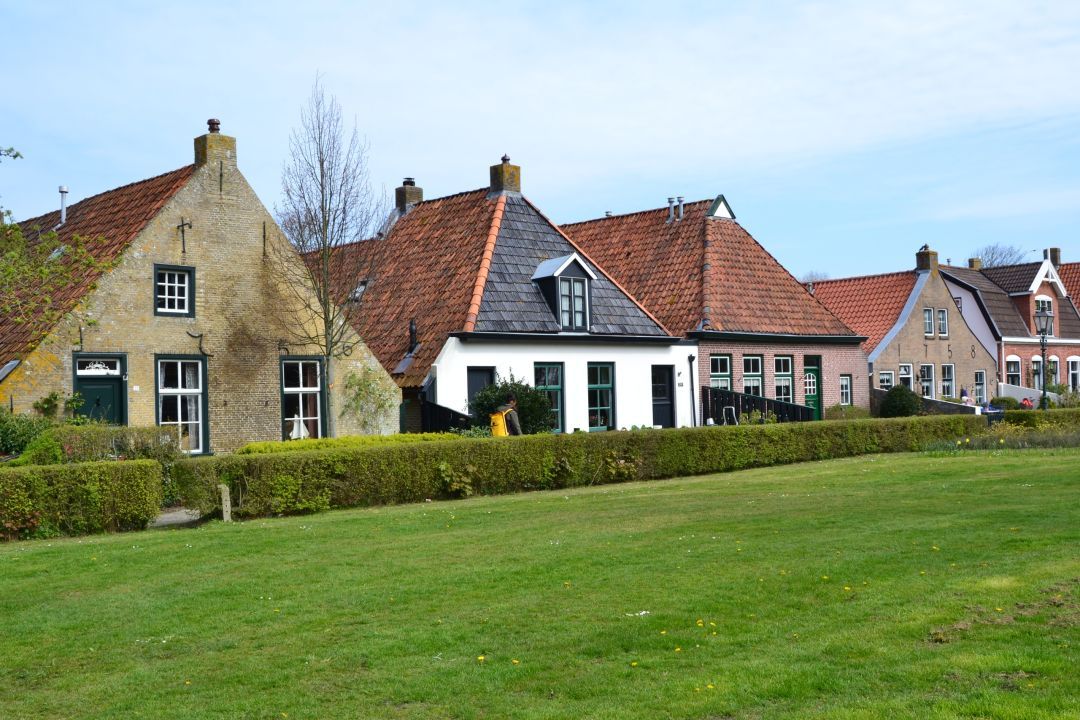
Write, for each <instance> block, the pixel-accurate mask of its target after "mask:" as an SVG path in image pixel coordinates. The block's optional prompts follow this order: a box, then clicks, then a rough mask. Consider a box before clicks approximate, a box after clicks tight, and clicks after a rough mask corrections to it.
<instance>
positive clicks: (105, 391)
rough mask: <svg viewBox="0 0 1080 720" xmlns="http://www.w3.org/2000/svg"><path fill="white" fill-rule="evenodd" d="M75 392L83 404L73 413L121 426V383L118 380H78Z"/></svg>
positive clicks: (122, 419)
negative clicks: (80, 396)
mask: <svg viewBox="0 0 1080 720" xmlns="http://www.w3.org/2000/svg"><path fill="white" fill-rule="evenodd" d="M75 385H76V386H75V391H76V392H78V393H79V394H80V395H82V397H83V404H82V406H80V407H79V408H78V409H77V410H76V411H75V412H76V413H77V414H79V415H85V416H86V417H88V418H92V419H94V420H99V421H101V422H106V423H109V424H110V425H123V424H124V417H123V394H122V392H123V381H122V380H121V379H120V378H79V380H78V381H77V382H76V384H75Z"/></svg>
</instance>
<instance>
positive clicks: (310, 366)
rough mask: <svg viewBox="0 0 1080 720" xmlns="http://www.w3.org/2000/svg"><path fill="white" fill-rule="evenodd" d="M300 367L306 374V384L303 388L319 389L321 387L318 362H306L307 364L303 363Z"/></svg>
mask: <svg viewBox="0 0 1080 720" xmlns="http://www.w3.org/2000/svg"><path fill="white" fill-rule="evenodd" d="M300 366H301V369H302V370H303V373H304V377H303V380H304V384H303V385H302V387H305V388H317V387H319V363H317V362H306V363H301V364H300Z"/></svg>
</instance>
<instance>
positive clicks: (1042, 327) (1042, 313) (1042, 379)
mask: <svg viewBox="0 0 1080 720" xmlns="http://www.w3.org/2000/svg"><path fill="white" fill-rule="evenodd" d="M1053 323H1054V313H1052V312H1049V311H1047V310H1039V311H1038V312H1036V313H1035V330H1036V331H1037V332H1038V333H1039V347H1041V348H1042V366H1041V369H1040V371H1039V383H1040V384H1041V385H1042V406H1041V407H1042V409H1043V410H1049V409H1050V403H1048V402H1047V400H1046V369H1047V368H1046V336H1047V334H1049V333H1050V331H1051V330H1052V329H1053V327H1054V326H1053Z"/></svg>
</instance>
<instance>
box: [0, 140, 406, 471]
mask: <svg viewBox="0 0 1080 720" xmlns="http://www.w3.org/2000/svg"><path fill="white" fill-rule="evenodd" d="M210 127H211V129H210V132H208V133H207V134H205V135H202V136H200V137H197V138H195V163H194V164H193V165H188V166H186V167H182V168H180V169H179V170H174V171H172V172H168V173H165V174H164V175H159V176H157V177H153V178H150V179H148V180H142V181H140V182H136V183H132V184H130V185H125V186H123V187H120V188H116V189H114V190H110V191H108V192H104V193H101V194H99V195H95V196H93V197H89V198H86V199H85V200H82V201H81V202H78V203H75V204H73V205H72V206H71V207H68V208H64V209H63V210H61V211H57V212H52V213H48V214H46V215H42V216H41V217H37V218H32V219H30V220H26V221H23V222H21V223H20V227H22V229H23V231H24V234H25V235H26V236H27V237H28V238H30V239H31V240H32V239H33V237H34V236H35V234H37V233H40V232H41V231H47V230H51V229H53V228H55V230H56V233H57V235H58V238H59V241H60V242H65V241H70V239H71V238H73V237H75V236H78V237H81V238H83V239H85V240H86V242H87V246H86V247H87V249H88V251H89V252H90V254H91V255H93V257H94V258H95V260H96V261H97V262H98V263H102V266H101V267H100V268H98V269H95V270H92V271H90V272H85V273H82V274H80V275H79V276H77V282H76V283H74V284H73V286H72V287H69V288H66V289H65V290H63V291H62V292H61V293H59V295H58V296H57V297H54V298H53V304H54V307H55V309H57V310H59V313H58V317H59V320H58V321H57V322H56V323H55V324H54V325H52V326H50V327H40V326H35V325H34V324H33V323H30V322H27V320H26V319H25V318H20V319H16V318H14V317H13V316H7V317H0V399H2V401H3V402H4V404H5V405H6V406H8V407H9V408H11V409H12V410H13V411H14V412H29V411H30V410H31V407H32V404H33V403H34V402H35V401H36V400H38V399H40V398H42V397H43V396H45V395H47V394H49V393H51V392H53V391H55V392H58V393H60V394H69V393H74V392H77V393H80V394H81V395H82V397H83V398H84V400H85V402H84V403H83V405H82V406H81V408H80V409H79V410H78V411H77V412H79V413H81V414H85V415H89V416H92V417H95V418H99V419H102V420H105V421H108V422H112V423H118V424H130V425H138V426H147V425H160V426H162V427H169V428H172V429H174V430H175V431H176V433H177V436H178V438H179V439H180V442H181V445H182V447H183V448H184V449H185V450H186V451H187V452H189V453H192V454H203V453H209V452H212V451H231V450H234V449H236V448H237V447H239V446H240V445H242V444H244V443H246V442H249V441H254V440H278V439H282V438H283V437H306V436H321V435H323V434H325V433H326V431H327V424H328V423H327V420H328V419H327V417H326V408H327V394H328V393H334V395H335V397H334V403H333V404H334V405H335V406H336V407H342V405H341V402H340V399H341V398H340V397H339V396H340V390H339V389H338V388H331V387H328V386H327V382H326V375H327V373H326V368H325V367H324V362H323V359H322V358H321V357H319V351H318V350H317V349H316V348H315V347H314V346H304V345H297V344H295V343H291V342H288V341H286V338H290V337H291V335H290V333H289V332H288V327H289V326H290V325H295V324H298V323H299V324H302V323H309V322H311V321H312V319H311V318H310V317H307V316H306V315H304V314H302V313H301V312H300V311H299V310H298V309H297V308H298V307H299V305H298V303H297V301H296V297H297V296H296V292H297V289H296V288H289V287H286V286H285V285H284V283H285V282H287V281H286V280H285V279H283V277H282V276H281V273H276V272H275V271H274V269H273V267H272V266H271V265H270V264H269V261H268V258H269V255H268V249H269V250H273V251H276V252H279V256H280V253H281V252H283V253H284V254H285V256H286V257H287V256H288V253H290V252H291V247H290V246H289V245H288V243H287V241H286V240H285V238H284V236H283V234H282V233H281V231H280V230H279V229H278V227H277V225H276V224H275V222H274V220H273V218H272V217H271V216H270V214H269V213H268V212H267V211H266V208H265V207H263V205H262V203H261V202H260V201H259V199H258V197H256V195H255V193H254V191H253V190H252V189H251V186H250V185H248V183H247V181H246V180H245V179H244V176H243V175H242V174H241V173H240V171H239V169H238V168H237V164H236V139H235V138H232V137H228V136H226V135H222V134H220V133H219V132H218V131H217V127H218V126H217V121H211V124H210ZM38 237H40V235H38ZM59 261H61V262H62V261H63V257H62V256H61V257H60V260H59ZM299 261H300V260H299V256H296V262H299ZM28 291H29V290H28ZM300 292H303V289H300ZM351 340H352V342H353V343H354V345H355V347H354V350H353V352H352V354H351V355H350V356H349V357H346V358H343V359H341V360H333V361H332V362H333V363H335V367H334V371H335V374H336V377H339V378H341V377H345V376H346V375H348V374H349V373H350V372H355V371H359V370H361V369H363V368H377V369H379V373H380V374H381V375H383V379H382V380H381V381H378V382H381V383H382V384H383V385H384V386H386V388H387V389H389V390H391V391H394V392H396V388H394V386H393V384H392V381H391V380H390V378H389V376H386V375H385V373H382V371H381V368H380V367H379V365H378V363H377V361H376V360H375V359H374V357H373V356H372V355H371V354H370V353H369V352H368V351H367V349H366V347H365V346H364V344H363V343H362V342H361V341H360V338H359V337H353V338H351ZM396 421H397V418H396V411H392V412H390V413H388V414H387V416H386V417H377V418H364V419H362V420H361V419H358V418H353V417H349V416H342V417H341V418H339V419H337V431H338V433H339V434H346V433H355V432H359V431H360V430H361V429H367V430H368V431H372V430H374V431H382V432H391V431H393V430H394V429H395V428H396V424H397V422H396Z"/></svg>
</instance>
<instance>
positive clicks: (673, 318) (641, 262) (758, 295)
mask: <svg viewBox="0 0 1080 720" xmlns="http://www.w3.org/2000/svg"><path fill="white" fill-rule="evenodd" d="M563 229H564V230H565V231H566V233H567V234H568V235H569V236H570V237H572V238H573V239H574V240H575V241H576V242H578V243H579V244H580V245H581V246H582V247H583V248H585V249H586V250H587V251H588V252H589V253H590V254H591V255H592V256H593V257H595V258H596V259H597V261H598V262H600V264H601V265H603V266H604V267H606V268H608V269H609V270H610V271H611V273H612V274H613V275H614V276H615V277H616V278H617V279H618V280H619V282H620V283H622V284H623V286H624V287H626V288H627V289H628V290H629V291H630V292H631V293H633V294H634V296H635V297H637V298H638V299H639V300H640V301H641V303H642V304H643V305H644V306H645V307H646V308H648V309H649V311H650V312H652V313H653V314H654V315H655V316H656V317H657V318H659V320H660V321H661V322H662V323H663V324H664V326H665V327H667V328H669V329H670V330H671V331H672V332H673V333H676V334H678V335H681V336H682V337H684V338H685V339H686V340H687V341H688V342H691V343H693V344H694V345H696V347H697V364H698V377H699V378H700V379H699V384H700V386H701V387H709V386H712V387H718V388H723V389H728V390H735V391H738V392H743V393H747V394H752V395H764V396H767V397H770V398H775V399H778V400H784V401H787V402H794V403H798V404H803V405H809V406H811V407H813V408H814V409H815V414H816V416H817V417H820V416H821V411H822V409H823V408H825V407H829V406H833V405H855V406H859V407H863V408H865V407H868V406H869V390H868V389H867V378H866V372H867V365H866V353H865V352H864V351H863V349H862V348H861V347H860V343H861V342H862V340H863V339H864V338H862V337H860V336H859V335H857V334H856V333H855V332H854V331H852V329H851V328H850V327H848V326H847V325H845V324H844V322H842V320H841V319H839V318H838V317H837V316H836V315H834V314H833V313H832V312H830V311H829V310H828V308H826V307H825V306H824V305H822V304H821V302H819V301H818V300H817V299H816V298H815V297H814V296H813V295H812V294H810V293H809V292H808V291H807V289H806V288H804V287H803V286H802V284H801V283H799V281H798V280H796V279H795V278H794V277H792V276H791V274H790V273H789V272H788V271H787V270H786V269H784V267H783V266H782V265H781V264H780V263H779V262H778V261H777V260H776V258H774V257H773V256H772V255H771V254H769V253H768V252H767V251H766V250H765V248H763V247H762V246H761V245H760V244H759V243H758V242H757V241H756V240H755V239H754V238H753V237H752V236H751V235H750V233H748V232H747V231H746V230H745V229H744V228H743V227H742V226H741V225H740V224H739V223H738V222H736V220H735V215H734V213H733V212H732V211H731V207H730V205H729V204H728V202H727V200H726V199H725V198H724V196H723V195H720V196H719V197H717V198H716V199H715V200H704V201H700V202H692V203H686V204H683V203H682V202H681V199H680V202H679V203H678V204H677V205H676V204H675V203H674V202H673V201H670V202H669V206H668V207H667V208H659V209H656V210H646V211H643V212H636V213H630V214H627V215H617V216H608V217H603V218H598V219H596V220H589V221H585V222H579V223H570V224H566V225H563Z"/></svg>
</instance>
